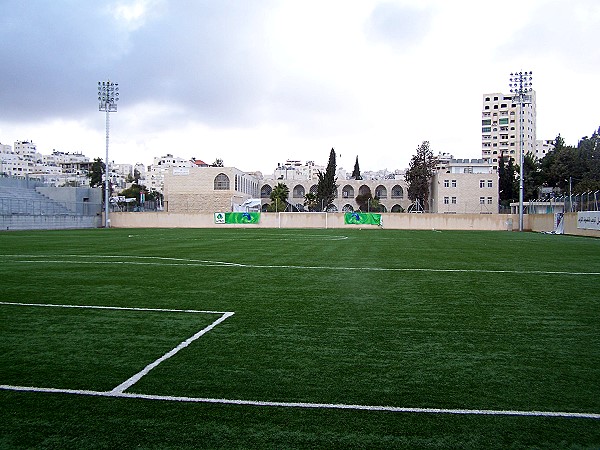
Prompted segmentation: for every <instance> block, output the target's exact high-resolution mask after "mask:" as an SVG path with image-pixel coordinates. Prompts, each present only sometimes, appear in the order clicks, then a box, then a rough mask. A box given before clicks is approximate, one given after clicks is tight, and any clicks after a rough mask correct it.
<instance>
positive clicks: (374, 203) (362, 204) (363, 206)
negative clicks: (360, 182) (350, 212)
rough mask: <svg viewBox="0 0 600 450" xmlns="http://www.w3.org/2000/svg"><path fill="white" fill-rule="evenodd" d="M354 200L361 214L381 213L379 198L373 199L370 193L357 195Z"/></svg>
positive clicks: (381, 207) (381, 206)
mask: <svg viewBox="0 0 600 450" xmlns="http://www.w3.org/2000/svg"><path fill="white" fill-rule="evenodd" d="M354 200H356V203H357V204H358V209H359V210H361V211H362V212H383V205H382V204H381V203H380V202H379V198H377V197H373V196H372V195H371V192H368V193H366V194H358V195H357V196H356V198H355V199H354Z"/></svg>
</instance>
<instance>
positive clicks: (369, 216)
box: [344, 212, 381, 226]
mask: <svg viewBox="0 0 600 450" xmlns="http://www.w3.org/2000/svg"><path fill="white" fill-rule="evenodd" d="M344 223H346V224H353V225H379V226H381V214H375V213H363V212H347V213H346V214H344Z"/></svg>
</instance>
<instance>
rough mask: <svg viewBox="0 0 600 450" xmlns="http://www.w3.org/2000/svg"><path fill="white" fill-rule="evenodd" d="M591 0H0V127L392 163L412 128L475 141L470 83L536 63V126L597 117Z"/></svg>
mask: <svg viewBox="0 0 600 450" xmlns="http://www.w3.org/2000/svg"><path fill="white" fill-rule="evenodd" d="M599 35H600V2H599V1H598V0H568V1H567V0H504V1H503V2H501V3H498V2H489V1H477V0H473V1H471V0H453V1H448V0H391V1H385V0H381V1H379V0H339V1H338V0H51V1H49V0H0V65H1V66H0V67H1V70H0V142H1V143H3V144H9V145H13V143H14V141H16V140H32V141H33V142H35V143H36V144H37V146H38V150H39V151H41V152H42V153H45V154H47V153H51V151H52V150H53V149H56V150H61V151H66V152H83V153H84V154H86V155H87V156H89V157H97V156H100V157H102V158H104V152H105V135H104V133H105V131H104V128H105V115H104V114H103V113H101V112H99V111H98V101H97V83H98V81H101V80H107V79H110V80H111V81H115V82H118V83H119V86H120V89H121V100H120V102H119V104H118V108H119V110H118V112H117V113H114V114H111V117H110V119H111V131H110V159H111V160H113V161H115V162H117V163H135V162H142V163H145V164H149V163H151V161H152V158H153V157H155V156H161V155H165V154H167V153H172V154H174V155H176V156H181V157H184V158H190V157H192V156H193V157H196V158H199V159H202V160H204V161H206V162H208V163H211V162H213V161H214V160H215V159H216V158H222V159H223V160H224V162H225V165H233V166H236V167H238V168H239V169H242V170H245V171H253V170H261V171H263V173H271V172H272V171H273V169H274V167H275V165H276V164H277V162H284V161H285V160H286V159H300V160H303V161H305V160H314V161H315V162H316V163H317V164H323V165H324V164H326V162H327V157H328V155H329V150H330V149H331V147H335V149H336V151H337V153H338V166H343V167H344V168H346V169H348V170H351V169H352V167H353V165H354V160H355V158H356V156H357V155H358V157H359V162H360V165H361V169H362V170H377V169H384V168H387V169H389V170H394V169H402V168H405V167H407V166H408V161H409V159H410V157H411V155H412V154H413V153H414V151H415V149H416V148H417V147H418V145H419V144H420V143H421V142H422V141H423V140H429V141H430V142H431V147H432V149H433V151H434V153H436V154H437V152H439V151H443V152H449V153H452V154H453V155H454V156H455V157H458V158H477V157H480V156H481V142H480V141H481V108H482V95H483V94H484V93H490V92H508V89H509V88H508V83H509V81H508V78H509V73H510V72H512V71H515V70H531V71H533V77H534V79H533V82H534V88H535V90H536V91H537V111H538V139H554V137H556V135H557V134H558V133H560V134H561V135H562V136H563V137H564V138H565V140H566V141H567V143H568V144H576V143H577V141H578V139H580V138H581V137H583V136H586V135H591V133H592V132H593V131H594V130H596V129H597V128H598V126H600V113H599V112H598V111H599V110H598V105H599V104H600V101H599V100H600V94H599V85H600V45H599V42H600V41H599V38H598V36H599Z"/></svg>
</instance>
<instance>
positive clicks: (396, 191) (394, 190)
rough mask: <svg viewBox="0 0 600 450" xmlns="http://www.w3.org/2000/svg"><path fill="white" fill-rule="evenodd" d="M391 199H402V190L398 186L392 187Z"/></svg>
mask: <svg viewBox="0 0 600 450" xmlns="http://www.w3.org/2000/svg"><path fill="white" fill-rule="evenodd" d="M392 198H404V189H402V186H400V185H399V184H396V185H394V187H393V188H392ZM398 206H400V205H398Z"/></svg>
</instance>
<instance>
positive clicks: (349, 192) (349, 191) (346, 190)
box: [342, 184, 354, 198]
mask: <svg viewBox="0 0 600 450" xmlns="http://www.w3.org/2000/svg"><path fill="white" fill-rule="evenodd" d="M342 198H354V188H353V187H352V186H350V185H349V184H347V185H346V186H344V187H343V188H342Z"/></svg>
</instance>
